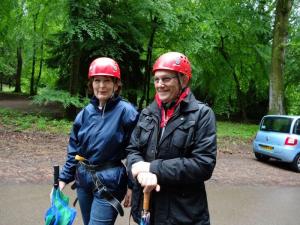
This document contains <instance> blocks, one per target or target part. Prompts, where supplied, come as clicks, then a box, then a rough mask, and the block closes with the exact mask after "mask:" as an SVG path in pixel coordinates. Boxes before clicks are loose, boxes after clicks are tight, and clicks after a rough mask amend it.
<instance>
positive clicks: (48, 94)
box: [33, 88, 89, 108]
mask: <svg viewBox="0 0 300 225" xmlns="http://www.w3.org/2000/svg"><path fill="white" fill-rule="evenodd" d="M33 102H34V103H36V104H47V103H49V102H59V103H61V104H62V105H63V107H64V108H67V107H69V106H71V105H72V106H75V107H77V108H82V107H84V106H85V105H86V104H87V103H88V102H89V99H88V98H80V97H79V96H78V95H77V96H71V95H70V93H69V92H66V91H62V90H53V89H49V88H43V89H41V90H40V92H39V94H38V95H36V96H34V98H33Z"/></svg>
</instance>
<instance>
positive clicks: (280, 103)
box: [0, 0, 300, 121]
mask: <svg viewBox="0 0 300 225" xmlns="http://www.w3.org/2000/svg"><path fill="white" fill-rule="evenodd" d="M167 51H178V52H182V53H184V54H185V55H187V56H188V58H189V59H190V61H191V63H192V73H193V78H192V83H191V88H192V90H193V93H194V94H195V95H196V97H197V98H198V99H199V100H201V101H203V102H206V103H208V104H209V105H210V106H211V107H212V108H213V110H214V112H215V113H216V115H217V117H218V118H220V119H226V120H239V121H258V120H259V119H260V118H261V116H263V115H264V114H267V113H275V114H298V115H299V114H300V82H299V80H300V1H299V0H294V1H293V0H223V1H219V0H201V1H197V0H175V1H174V0H173V1H170V0H159V1H158V0H143V1H137V0H76V1H75V0H52V1H47V0H30V1H29V0H27V1H26V0H14V1H11V0H2V1H1V3H0V91H2V92H16V93H22V94H26V95H29V96H31V97H32V98H33V100H34V101H35V102H38V103H47V102H60V103H62V105H63V106H64V107H65V108H66V117H68V118H69V119H73V118H74V116H75V115H76V113H77V112H78V109H79V108H81V107H82V106H83V105H84V104H86V102H87V97H88V94H87V86H86V84H87V74H88V66H89V64H90V63H91V62H92V60H93V59H95V58H96V57H101V56H107V57H111V58H114V59H115V60H116V61H117V62H118V63H119V65H120V67H121V73H122V74H121V76H122V82H123V90H122V96H124V97H125V98H126V99H128V100H129V101H130V102H132V103H133V104H135V105H136V106H137V107H138V108H139V109H141V108H143V107H145V106H146V105H147V104H148V103H149V102H150V101H151V100H152V99H153V95H154V89H153V85H152V81H151V77H152V74H151V67H152V65H153V62H154V61H155V59H156V58H157V57H158V56H159V55H160V54H162V53H165V52H167Z"/></svg>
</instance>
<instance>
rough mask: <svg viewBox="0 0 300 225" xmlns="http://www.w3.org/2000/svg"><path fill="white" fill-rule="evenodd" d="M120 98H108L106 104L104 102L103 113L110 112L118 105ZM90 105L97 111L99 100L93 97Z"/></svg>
mask: <svg viewBox="0 0 300 225" xmlns="http://www.w3.org/2000/svg"><path fill="white" fill-rule="evenodd" d="M121 99H122V98H121V97H120V96H114V97H113V98H110V99H109V100H108V101H107V102H106V106H105V111H110V110H111V109H113V108H114V107H115V106H116V105H117V104H118V103H119V101H121ZM90 102H91V104H92V105H93V106H94V107H95V108H97V109H99V108H98V107H99V99H98V98H96V97H95V96H93V97H92V98H91V101H90Z"/></svg>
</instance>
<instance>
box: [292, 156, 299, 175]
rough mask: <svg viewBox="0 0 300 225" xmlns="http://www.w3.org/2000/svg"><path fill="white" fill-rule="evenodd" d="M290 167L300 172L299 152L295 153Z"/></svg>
mask: <svg viewBox="0 0 300 225" xmlns="http://www.w3.org/2000/svg"><path fill="white" fill-rule="evenodd" d="M292 167H293V169H294V170H295V171H296V172H298V173H299V172H300V154H298V155H296V157H295V159H294V161H293V163H292Z"/></svg>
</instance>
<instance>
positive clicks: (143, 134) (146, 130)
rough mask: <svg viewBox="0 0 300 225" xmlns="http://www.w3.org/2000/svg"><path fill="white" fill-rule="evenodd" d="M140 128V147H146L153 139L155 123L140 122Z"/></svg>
mask: <svg viewBox="0 0 300 225" xmlns="http://www.w3.org/2000/svg"><path fill="white" fill-rule="evenodd" d="M138 126H139V129H140V135H139V139H138V144H139V147H141V148H142V147H144V146H145V145H146V144H147V143H148V141H149V140H151V136H152V135H151V134H152V133H153V128H154V124H151V123H147V122H141V123H139V124H138Z"/></svg>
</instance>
